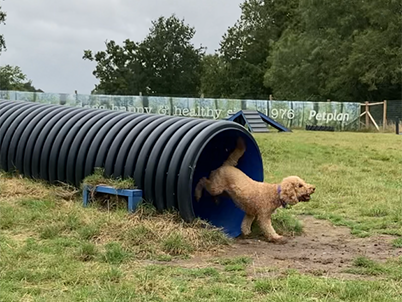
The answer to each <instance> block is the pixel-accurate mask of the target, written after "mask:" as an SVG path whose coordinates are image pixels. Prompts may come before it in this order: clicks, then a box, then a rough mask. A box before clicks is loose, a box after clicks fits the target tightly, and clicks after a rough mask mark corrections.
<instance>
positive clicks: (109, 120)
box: [0, 101, 263, 237]
mask: <svg viewBox="0 0 402 302" xmlns="http://www.w3.org/2000/svg"><path fill="white" fill-rule="evenodd" d="M239 136H241V137H243V138H244V140H245V142H246V148H247V149H246V152H245V154H244V155H243V157H242V158H241V159H240V160H239V162H238V166H237V167H238V168H239V169H241V170H242V171H243V172H244V173H246V174H247V175H248V176H249V177H251V178H252V179H254V180H257V181H262V180H263V165H262V159H261V154H260V150H259V148H258V145H257V143H256V142H255V140H254V138H253V137H252V136H251V134H250V133H249V132H248V131H247V130H246V129H245V128H244V127H242V126H241V125H239V124H237V123H234V122H229V121H224V120H206V119H198V118H187V117H173V116H166V115H156V114H134V113H128V112H122V111H119V112H117V111H112V110H106V109H104V110H101V109H86V108H76V107H65V106H61V105H44V104H39V103H33V102H24V101H0V148H1V149H0V150H1V152H0V170H3V171H7V172H18V173H20V174H22V175H24V176H26V177H30V178H34V179H42V180H46V181H49V182H51V183H55V182H64V183H68V184H71V185H74V186H77V187H79V186H80V185H81V183H82V181H83V179H84V178H85V177H86V176H88V175H90V174H92V173H93V171H94V168H95V167H100V168H104V170H105V174H106V175H107V176H113V177H123V178H124V177H132V178H133V179H134V181H135V183H136V185H137V187H138V188H139V189H141V190H142V191H143V198H144V200H145V201H147V202H150V203H153V204H154V205H155V207H156V208H157V209H158V210H159V211H163V210H165V209H177V210H178V211H179V213H180V215H181V217H182V218H183V219H184V220H185V221H187V222H191V221H193V220H194V219H195V218H196V217H199V218H201V219H205V220H207V221H209V222H210V223H211V224H213V225H215V226H217V227H222V228H223V230H224V231H225V232H226V233H227V234H228V235H229V236H231V237H237V236H238V235H240V233H241V230H240V226H241V221H242V219H243V216H244V212H243V211H242V210H240V209H239V208H237V207H236V206H235V204H234V203H233V201H232V200H231V199H230V198H229V197H227V196H226V197H225V196H222V197H220V199H219V201H220V202H219V203H218V204H216V203H215V202H214V201H213V199H212V198H211V196H208V194H207V193H206V192H205V191H204V194H203V197H202V198H201V200H200V201H199V202H197V201H195V199H194V189H195V186H196V184H197V182H198V181H199V179H201V178H202V177H204V176H205V177H207V176H208V175H209V173H210V172H211V171H212V170H214V169H216V168H218V167H219V166H220V165H221V164H222V163H223V162H224V161H225V160H226V159H227V157H228V156H229V154H230V152H232V150H233V149H234V148H235V145H236V140H237V138H238V137H239Z"/></svg>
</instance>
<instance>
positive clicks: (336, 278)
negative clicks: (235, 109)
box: [0, 131, 402, 302]
mask: <svg viewBox="0 0 402 302" xmlns="http://www.w3.org/2000/svg"><path fill="white" fill-rule="evenodd" d="M256 139H257V141H258V143H259V146H260V150H261V153H262V155H263V159H264V167H265V181H267V182H278V181H280V180H281V179H282V178H283V177H285V176H288V175H299V176H300V177H302V178H304V179H305V180H306V181H308V182H310V183H313V184H315V185H316V186H317V191H316V193H315V194H314V195H313V198H312V200H311V201H310V202H309V203H303V204H298V205H296V206H294V207H293V208H291V209H287V210H284V209H280V210H279V211H278V213H277V214H276V215H275V216H276V217H275V221H274V223H275V226H276V228H277V229H278V232H280V233H282V234H285V235H294V236H295V237H294V238H293V239H292V242H293V243H292V242H291V243H289V244H288V245H282V246H276V245H275V246H274V245H272V244H269V243H265V242H259V241H258V240H257V239H254V241H253V243H252V247H253V248H257V249H258V247H259V246H262V249H261V250H262V251H263V252H264V253H265V254H267V255H268V256H269V254H270V253H271V251H272V252H273V251H274V249H276V250H278V251H279V253H280V251H281V249H283V251H284V252H285V251H287V250H290V249H291V247H292V244H293V245H294V244H296V245H297V243H298V242H301V241H302V239H303V238H304V237H303V236H304V235H303V230H304V229H307V227H308V226H307V225H303V224H302V223H300V219H301V218H300V217H306V215H307V217H310V219H318V220H317V221H318V222H319V221H323V222H325V221H329V222H330V223H331V224H333V225H335V226H337V227H336V228H335V230H338V229H339V230H340V229H342V227H347V229H346V230H347V232H346V233H342V234H343V235H342V236H350V238H349V237H348V238H347V240H349V241H350V242H353V243H352V248H353V244H354V242H357V243H359V244H361V247H367V248H372V246H370V244H371V243H372V242H373V241H370V240H374V239H373V238H388V239H389V240H390V243H389V244H388V245H387V244H386V243H385V242H384V243H381V240H380V241H376V242H377V243H375V244H376V245H383V246H382V247H381V248H382V251H384V252H385V251H386V252H389V253H390V254H392V255H394V256H393V257H388V258H386V259H385V258H381V259H382V260H378V259H376V258H373V259H371V258H370V257H367V255H366V254H364V251H360V252H356V254H353V255H352V256H353V259H351V260H350V261H349V260H348V261H347V263H345V271H344V272H343V271H342V274H340V273H339V271H338V273H336V274H335V273H331V270H327V271H326V272H325V273H319V271H320V270H321V268H322V267H324V266H320V267H317V269H316V270H314V271H310V272H309V271H308V270H300V269H298V267H300V265H302V264H303V259H301V260H300V259H299V260H298V261H294V262H290V266H286V267H277V266H276V264H275V263H277V262H275V263H274V262H261V259H262V257H263V255H262V253H260V254H257V253H248V254H247V253H243V254H241V253H240V252H237V253H234V250H236V249H237V248H236V249H231V247H232V246H233V245H236V244H238V240H231V239H228V238H226V237H225V236H224V235H223V234H222V233H220V232H219V231H218V230H215V229H213V228H208V227H205V223H203V222H202V221H196V222H195V223H193V224H191V225H188V224H185V223H183V222H182V221H181V220H180V218H179V217H177V215H176V214H174V213H165V214H163V215H158V214H156V213H155V211H154V210H153V209H152V208H151V207H149V206H148V207H147V206H142V207H140V209H139V210H138V211H137V213H135V214H134V215H128V214H127V212H126V211H125V210H124V209H117V210H107V209H104V208H99V207H90V208H86V209H84V208H82V206H81V203H80V196H79V195H78V196H77V195H73V193H74V192H71V191H69V190H68V189H65V188H55V187H48V186H46V185H45V184H41V183H38V182H32V181H29V180H26V179H22V178H15V177H14V178H11V177H9V176H7V175H5V174H0V301H1V302H5V301H248V300H250V301H283V302H285V301H286V302H287V301H362V302H363V301H364V302H366V301H379V302H380V301H381V302H382V301H402V256H401V255H402V200H401V198H402V194H401V193H402V192H401V188H402V156H401V149H402V137H398V136H396V135H393V134H372V133H336V132H335V133H324V132H306V131H295V132H294V133H272V134H264V135H256ZM325 223H326V222H325ZM328 225H329V224H328ZM310 228H311V227H310ZM332 228H333V227H332ZM342 230H343V229H342ZM349 233H350V234H349ZM335 234H338V233H335ZM339 234H340V233H339ZM336 236H337V235H333V237H332V238H329V239H328V240H330V241H329V243H328V244H330V243H331V240H332V244H333V245H335V248H337V249H338V250H339V252H342V246H336V242H337V240H338V239H339V238H337V237H336ZM378 236H386V237H378ZM315 240H316V238H314V240H313V243H314V242H316V241H315ZM345 242H346V241H345ZM325 244H327V243H325V242H324V245H325ZM237 246H238V245H236V247H237ZM320 246H322V244H321V245H320ZM313 248H314V246H313ZM296 249H298V246H296ZM296 251H297V250H296ZM395 255H396V256H395ZM293 264H294V265H293ZM296 264H297V265H298V266H297V265H296Z"/></svg>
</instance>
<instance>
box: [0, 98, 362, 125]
mask: <svg viewBox="0 0 402 302" xmlns="http://www.w3.org/2000/svg"><path fill="white" fill-rule="evenodd" d="M0 99H7V100H20V101H31V102H38V103H44V104H59V105H65V106H74V107H84V108H99V109H109V110H118V111H128V112H135V113H148V114H164V115H176V116H186V117H194V118H207V119H226V118H228V117H229V116H230V115H232V114H234V113H236V112H238V111H239V110H258V111H260V112H261V113H264V114H265V115H267V116H269V117H271V118H273V119H274V120H276V121H277V122H279V123H281V124H283V125H284V126H286V127H288V128H304V127H305V126H306V125H318V126H333V127H335V129H337V130H356V129H358V128H359V116H360V103H345V102H303V101H279V100H275V101H271V100H270V101H268V100H237V99H208V98H207V99H204V98H173V97H153V96H115V95H83V94H61V93H38V92H18V91H0Z"/></svg>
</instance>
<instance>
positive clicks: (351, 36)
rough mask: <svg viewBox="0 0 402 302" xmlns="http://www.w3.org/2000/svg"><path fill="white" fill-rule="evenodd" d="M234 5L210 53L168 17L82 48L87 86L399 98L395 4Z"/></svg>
mask: <svg viewBox="0 0 402 302" xmlns="http://www.w3.org/2000/svg"><path fill="white" fill-rule="evenodd" d="M240 8H241V15H240V18H239V19H238V20H237V21H236V23H235V24H234V25H233V26H231V27H229V28H228V30H227V31H226V32H225V33H223V35H222V39H221V41H220V44H219V48H218V50H217V51H216V52H215V53H207V51H206V49H205V48H204V47H202V46H199V47H197V46H195V45H194V43H193V42H192V40H193V38H194V35H195V33H196V30H195V28H194V27H192V26H191V25H189V24H187V23H186V22H185V20H184V19H179V18H177V17H176V16H175V15H174V14H173V15H171V16H169V17H163V16H161V17H159V18H158V19H156V20H154V21H152V25H151V27H150V29H149V33H148V35H147V36H146V37H145V39H144V40H142V41H138V42H137V41H132V40H130V39H126V40H125V41H123V42H122V44H121V45H119V44H118V43H116V42H115V41H113V40H110V41H106V42H105V50H98V51H92V50H84V53H83V59H84V60H90V61H94V62H96V67H95V70H94V71H93V75H94V76H95V77H96V78H97V79H98V80H99V84H97V85H95V88H94V90H93V91H92V93H94V94H112V95H138V94H140V93H142V94H143V95H156V96H188V97H199V96H201V95H203V96H204V97H212V98H240V99H246V98H247V99H267V98H268V97H269V95H273V96H274V98H275V99H282V100H310V101H325V100H327V99H331V100H333V101H356V102H364V101H379V100H382V99H388V100H392V99H401V90H402V85H401V75H402V68H401V62H402V51H401V45H402V36H401V32H402V3H401V1H399V0H359V1H330V0H286V1H285V0H271V1H264V0H245V1H244V2H243V3H242V4H241V5H240ZM0 11H1V8H0ZM4 18H5V14H4V13H0V23H1V22H2V21H4ZM2 47H5V44H4V39H3V37H2V36H0V51H1V49H2Z"/></svg>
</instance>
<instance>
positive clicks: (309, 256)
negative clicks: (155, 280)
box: [175, 216, 402, 279]
mask: <svg viewBox="0 0 402 302" xmlns="http://www.w3.org/2000/svg"><path fill="white" fill-rule="evenodd" d="M299 218H300V220H301V221H302V223H303V225H304V234H303V235H302V236H297V237H294V238H290V239H289V241H288V243H286V244H284V245H277V244H273V243H269V242H266V241H263V240H259V239H236V241H235V244H234V245H233V246H231V247H230V248H228V249H226V250H225V251H222V252H221V253H219V255H215V256H205V255H204V256H200V255H198V256H195V257H194V258H192V259H190V260H185V261H175V264H177V265H180V266H184V267H207V266H211V262H210V260H211V258H212V257H214V258H216V257H236V256H247V257H250V258H252V259H253V263H252V264H251V265H250V266H249V270H250V273H252V275H254V276H270V275H277V274H278V273H280V272H281V271H283V270H287V269H296V270H298V271H300V272H303V273H310V274H313V275H330V276H333V277H335V276H337V277H341V278H346V279H348V278H349V279H356V278H362V276H354V275H350V274H345V273H344V271H345V269H347V268H350V267H351V266H352V262H353V260H354V259H355V258H356V257H358V256H365V257H368V258H370V259H372V260H375V261H380V262H384V261H386V260H387V259H389V258H394V257H398V256H402V249H401V248H399V249H397V248H393V247H392V243H391V241H392V240H393V239H394V238H395V237H392V236H387V235H378V236H372V237H370V238H356V237H353V236H352V235H351V234H350V229H348V228H346V227H336V226H333V225H332V224H331V223H330V222H328V221H326V220H318V219H315V218H313V217H310V216H301V217H299ZM364 278H365V277H364Z"/></svg>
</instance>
